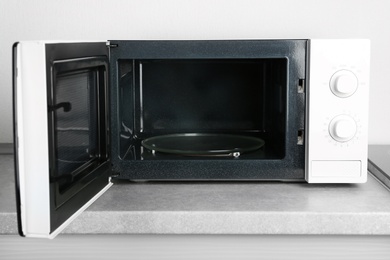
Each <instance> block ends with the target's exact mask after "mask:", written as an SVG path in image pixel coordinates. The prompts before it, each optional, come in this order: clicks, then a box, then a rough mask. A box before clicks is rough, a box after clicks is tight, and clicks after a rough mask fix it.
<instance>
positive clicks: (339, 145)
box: [13, 39, 370, 237]
mask: <svg viewBox="0 0 390 260" xmlns="http://www.w3.org/2000/svg"><path fill="white" fill-rule="evenodd" d="M369 59H370V42H369V40H352V39H349V40H309V39H306V40H282V39H278V40H211V41H203V40H200V41H195V40H179V41H160V40H156V41H114V40H112V41H102V42H86V41H83V42H48V41H29V42H18V43H15V44H14V46H13V79H14V88H13V89H14V143H15V168H16V171H15V172H16V174H15V175H16V189H17V204H18V223H19V224H18V225H19V233H20V234H21V235H22V236H30V237H54V236H55V235H56V234H58V233H59V232H60V231H61V230H62V229H63V228H64V227H65V226H66V225H67V224H68V223H69V222H70V221H71V220H72V219H74V218H75V217H76V216H77V215H78V214H80V212H82V211H83V210H84V209H85V208H86V207H88V205H90V204H91V203H92V202H93V201H94V200H96V199H97V198H98V197H99V196H100V195H101V194H102V193H103V192H104V191H106V190H107V189H108V188H109V187H110V186H111V185H112V184H113V182H114V180H115V179H128V180H133V181H153V180H158V181H165V180H166V181H177V180H179V181H218V180H223V181H252V180H253V181H306V182H308V183H363V182H365V181H366V178H367V123H368V87H369Z"/></svg>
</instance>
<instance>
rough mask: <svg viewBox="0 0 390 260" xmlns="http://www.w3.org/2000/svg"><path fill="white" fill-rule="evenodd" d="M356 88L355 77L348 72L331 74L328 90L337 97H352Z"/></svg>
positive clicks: (342, 71) (356, 80) (341, 71)
mask: <svg viewBox="0 0 390 260" xmlns="http://www.w3.org/2000/svg"><path fill="white" fill-rule="evenodd" d="M357 88H358V79H357V77H356V75H355V74H354V73H353V72H351V71H349V70H339V71H337V72H336V73H335V74H333V76H332V78H331V80H330V89H331V90H332V92H333V94H335V95H336V96H338V97H341V98H346V97H349V96H352V95H353V93H355V91H356V90H357Z"/></svg>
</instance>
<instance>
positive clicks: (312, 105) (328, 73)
mask: <svg viewBox="0 0 390 260" xmlns="http://www.w3.org/2000/svg"><path fill="white" fill-rule="evenodd" d="M369 63H370V42H369V40H310V47H309V81H308V89H307V98H306V109H307V116H306V140H307V141H306V180H307V181H308V182H310V183H362V182H366V180H367V129H368V87H369V70H370V67H369Z"/></svg>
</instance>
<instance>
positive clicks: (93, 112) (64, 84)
mask: <svg viewBox="0 0 390 260" xmlns="http://www.w3.org/2000/svg"><path fill="white" fill-rule="evenodd" d="M96 81H97V77H96V71H80V72H77V73H72V74H68V75H61V76H58V77H57V79H56V84H55V91H54V100H55V105H54V110H55V111H54V126H55V128H54V129H55V131H54V140H55V141H54V145H55V170H56V175H57V179H58V183H59V191H60V192H63V191H64V190H65V189H66V188H67V187H68V186H69V185H71V183H72V181H75V180H77V179H79V178H80V177H82V173H83V170H85V168H88V166H89V165H91V164H93V162H94V161H95V160H96V159H97V158H98V152H99V138H98V129H99V127H98V104H97V100H98V99H97V89H96V85H97V82H96Z"/></svg>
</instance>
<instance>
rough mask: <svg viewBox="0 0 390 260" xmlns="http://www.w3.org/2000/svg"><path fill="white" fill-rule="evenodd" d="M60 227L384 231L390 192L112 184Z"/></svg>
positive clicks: (6, 215)
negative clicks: (82, 211) (69, 221)
mask: <svg viewBox="0 0 390 260" xmlns="http://www.w3.org/2000/svg"><path fill="white" fill-rule="evenodd" d="M15 207H16V206H15V191H14V170H13V156H12V155H0V223H1V225H0V234H16V233H17V225H16V213H15V211H16V210H15ZM63 233H76V234H124V233H126V234H365V235H366V234H376V235H379V234H386V235H389V234H390V192H389V190H388V189H387V188H385V187H384V186H383V185H381V184H380V183H379V182H378V181H377V180H376V179H374V178H373V177H372V176H371V175H369V177H368V182H367V183H365V184H341V185H340V184H338V185H329V184H325V185H324V184H322V185H319V184H317V185H313V184H307V183H281V182H230V183H226V182H225V183H215V182H214V183H205V182H203V183H199V182H197V183H193V182H192V183H191V182H190V183H183V182H180V183H177V182H176V183H131V182H127V181H121V182H116V183H115V184H114V185H113V186H112V187H111V188H110V189H109V190H108V191H107V192H106V193H105V194H103V196H102V197H100V198H99V199H98V200H97V201H96V202H95V203H94V204H93V205H92V206H90V207H89V208H88V209H87V210H86V211H85V212H84V213H82V214H81V215H80V216H79V217H78V218H77V219H76V220H75V221H74V222H73V223H71V224H70V225H69V227H67V228H66V229H65V230H64V231H63Z"/></svg>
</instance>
